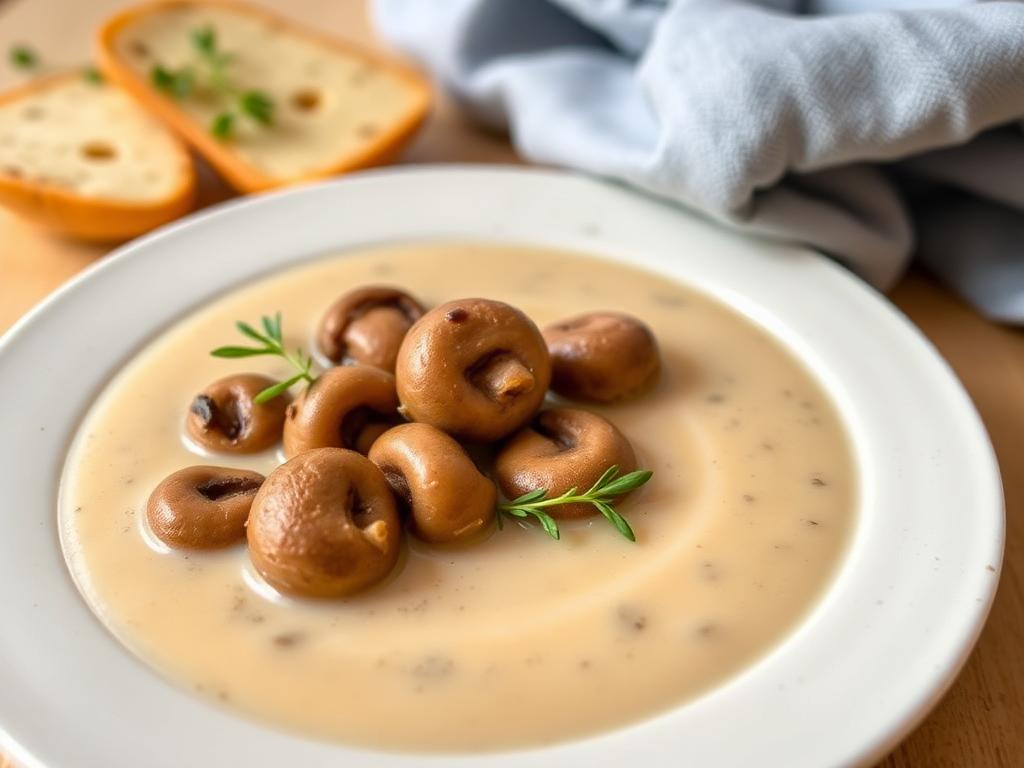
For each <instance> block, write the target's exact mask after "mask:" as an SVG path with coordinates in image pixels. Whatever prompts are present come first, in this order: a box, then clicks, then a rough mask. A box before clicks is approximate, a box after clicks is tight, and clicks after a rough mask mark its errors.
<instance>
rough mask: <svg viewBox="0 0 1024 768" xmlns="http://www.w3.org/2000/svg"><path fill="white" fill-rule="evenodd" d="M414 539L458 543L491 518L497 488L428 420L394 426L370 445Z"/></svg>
mask: <svg viewBox="0 0 1024 768" xmlns="http://www.w3.org/2000/svg"><path fill="white" fill-rule="evenodd" d="M370 461H372V462H373V463H374V464H376V465H377V466H378V467H380V470H381V471H382V472H383V473H384V477H385V478H387V481H388V484H389V485H390V486H391V490H392V491H394V493H395V496H396V497H398V499H400V500H401V501H402V502H404V503H405V506H406V507H407V509H408V510H409V513H410V515H411V517H412V522H413V528H414V530H415V531H416V533H417V534H418V535H419V537H420V538H422V539H424V540H425V541H429V542H431V543H434V544H444V543H448V542H454V541H464V540H466V539H468V538H471V537H472V536H473V535H474V534H476V533H478V532H480V531H481V530H483V529H484V528H485V527H486V526H487V525H488V524H490V522H491V520H493V519H494V507H495V502H496V501H497V495H498V494H497V491H496V490H495V488H494V483H492V482H491V481H490V480H488V479H487V478H486V477H484V476H483V475H481V474H480V472H479V470H477V468H476V465H475V464H474V463H473V460H472V459H471V458H470V457H469V455H468V454H467V453H466V452H465V451H464V450H463V449H462V446H461V445H459V444H458V443H457V442H455V440H453V439H452V438H451V437H449V436H448V435H447V434H445V433H444V432H442V431H441V430H439V429H437V428H435V427H432V426H430V425H429V424H400V425H399V426H397V427H393V428H392V429H389V430H388V431H387V432H385V433H384V434H383V435H382V436H381V437H380V438H378V439H377V442H375V443H374V444H373V448H371V449H370Z"/></svg>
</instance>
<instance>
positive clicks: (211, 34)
mask: <svg viewBox="0 0 1024 768" xmlns="http://www.w3.org/2000/svg"><path fill="white" fill-rule="evenodd" d="M192 45H193V47H194V48H195V49H196V50H197V51H199V53H201V54H202V55H204V56H211V55H213V54H215V53H217V30H215V29H214V28H213V27H212V26H205V27H200V28H199V29H193V30H192Z"/></svg>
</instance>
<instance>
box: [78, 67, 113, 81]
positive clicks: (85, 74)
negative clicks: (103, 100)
mask: <svg viewBox="0 0 1024 768" xmlns="http://www.w3.org/2000/svg"><path fill="white" fill-rule="evenodd" d="M82 79H84V80H85V81H86V82H87V83H92V84H93V85H103V83H105V82H106V81H107V80H106V78H105V77H103V73H102V72H100V71H99V70H98V69H96V67H86V68H85V69H83V70H82Z"/></svg>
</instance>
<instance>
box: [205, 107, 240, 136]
mask: <svg viewBox="0 0 1024 768" xmlns="http://www.w3.org/2000/svg"><path fill="white" fill-rule="evenodd" d="M210 134H211V135H212V136H213V137H214V138H215V139H220V140H221V141H227V140H228V139H230V138H231V137H232V136H234V135H235V116H234V114H233V113H231V112H221V113H220V114H219V115H216V116H215V117H214V118H213V120H212V121H211V122H210Z"/></svg>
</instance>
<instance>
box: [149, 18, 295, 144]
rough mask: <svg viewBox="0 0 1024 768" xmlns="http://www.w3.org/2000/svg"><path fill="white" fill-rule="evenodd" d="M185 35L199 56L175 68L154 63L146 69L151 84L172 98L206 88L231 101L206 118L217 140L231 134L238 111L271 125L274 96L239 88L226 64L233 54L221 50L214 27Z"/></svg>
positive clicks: (229, 62) (181, 96)
mask: <svg viewBox="0 0 1024 768" xmlns="http://www.w3.org/2000/svg"><path fill="white" fill-rule="evenodd" d="M189 39H190V40H191V42H192V48H193V49H194V50H195V52H196V55H197V56H198V57H199V61H198V64H197V65H192V64H186V65H184V66H182V67H179V68H178V69H171V68H169V67H166V66H164V65H162V64H154V65H153V68H152V69H150V71H149V79H150V82H151V83H152V84H153V86H154V87H155V88H156V89H157V90H159V91H162V92H163V93H166V94H167V95H168V96H170V97H171V98H173V99H175V100H176V101H180V100H182V99H185V98H188V97H189V96H191V95H193V94H194V93H195V92H196V91H197V90H206V91H209V92H212V93H214V94H216V95H219V96H221V97H222V98H225V99H227V100H228V101H229V102H231V103H233V104H234V105H235V106H234V108H229V109H225V110H224V111H223V112H219V113H218V114H217V115H215V116H214V118H213V120H211V121H210V133H211V134H212V135H213V136H214V137H215V138H217V139H220V140H221V141H227V140H228V139H230V138H231V137H232V136H234V134H235V128H236V126H237V122H238V121H237V119H236V118H237V115H238V114H239V113H240V114H242V115H245V116H246V117H248V118H250V119H251V120H252V121H253V122H256V123H259V124H260V125H262V126H270V125H273V124H274V106H275V105H274V100H273V99H272V98H271V97H270V96H269V95H268V94H267V93H265V92H264V91H259V90H242V89H241V88H239V87H238V85H237V84H236V83H235V82H234V81H233V80H232V79H231V76H230V74H229V73H228V66H229V65H230V64H231V63H232V62H233V61H234V60H235V54H233V53H231V52H229V51H223V50H221V48H220V45H219V43H218V41H217V31H216V30H215V29H214V28H213V27H210V26H207V27H200V28H198V29H194V30H192V33H191V35H190V38H189Z"/></svg>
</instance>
